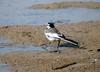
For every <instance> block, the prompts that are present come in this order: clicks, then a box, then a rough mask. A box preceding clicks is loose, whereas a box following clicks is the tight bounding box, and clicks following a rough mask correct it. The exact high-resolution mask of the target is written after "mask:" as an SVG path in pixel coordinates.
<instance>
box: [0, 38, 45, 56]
mask: <svg viewBox="0 0 100 72" xmlns="http://www.w3.org/2000/svg"><path fill="white" fill-rule="evenodd" d="M19 51H21V52H22V51H32V52H39V51H44V49H42V48H41V47H36V46H33V45H20V44H13V43H12V42H11V41H10V40H9V39H7V38H4V37H0V54H5V53H10V52H19Z"/></svg>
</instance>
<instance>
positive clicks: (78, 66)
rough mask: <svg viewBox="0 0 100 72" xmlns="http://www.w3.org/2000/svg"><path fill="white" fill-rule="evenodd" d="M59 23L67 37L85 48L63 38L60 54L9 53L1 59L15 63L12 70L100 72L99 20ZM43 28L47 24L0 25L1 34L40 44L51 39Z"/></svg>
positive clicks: (1, 56) (15, 71)
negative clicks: (69, 43) (71, 44)
mask: <svg viewBox="0 0 100 72" xmlns="http://www.w3.org/2000/svg"><path fill="white" fill-rule="evenodd" d="M56 27H57V29H60V32H62V33H64V34H65V36H66V37H68V38H71V39H73V40H76V41H78V42H80V43H81V46H82V48H77V47H74V46H69V45H68V44H66V43H65V42H62V43H61V46H62V47H61V48H63V50H62V52H61V53H60V54H58V53H49V52H46V51H43V52H38V53H34V52H15V53H7V54H3V55H0V62H1V63H5V64H10V65H12V69H11V70H12V72H66V71H67V72H99V71H100V50H99V49H100V38H99V37H100V32H99V31H100V21H94V22H93V21H89V22H80V23H76V24H57V25H56ZM44 28H45V25H40V26H36V25H33V26H29V25H27V26H26V25H24V26H0V36H4V37H8V38H10V39H11V40H12V41H13V42H14V43H17V44H33V45H37V46H40V45H43V44H46V43H48V40H47V39H46V38H45V36H44V32H43V30H44ZM52 45H53V43H52ZM54 45H55V46H56V44H54Z"/></svg>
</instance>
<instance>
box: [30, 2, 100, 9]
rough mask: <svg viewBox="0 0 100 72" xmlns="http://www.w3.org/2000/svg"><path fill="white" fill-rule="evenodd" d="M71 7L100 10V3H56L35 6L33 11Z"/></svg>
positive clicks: (32, 7)
mask: <svg viewBox="0 0 100 72" xmlns="http://www.w3.org/2000/svg"><path fill="white" fill-rule="evenodd" d="M69 7H73V8H74V7H79V8H94V9H97V8H100V3H98V2H59V3H57V2H55V3H48V4H33V5H32V6H31V7H29V8H31V9H60V8H69Z"/></svg>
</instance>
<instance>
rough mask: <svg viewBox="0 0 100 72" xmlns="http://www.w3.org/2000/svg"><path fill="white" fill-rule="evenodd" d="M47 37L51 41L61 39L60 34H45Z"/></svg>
mask: <svg viewBox="0 0 100 72" xmlns="http://www.w3.org/2000/svg"><path fill="white" fill-rule="evenodd" d="M45 35H46V37H47V38H48V39H49V40H50V41H53V40H59V39H60V37H59V34H57V33H45Z"/></svg>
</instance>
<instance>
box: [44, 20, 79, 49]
mask: <svg viewBox="0 0 100 72" xmlns="http://www.w3.org/2000/svg"><path fill="white" fill-rule="evenodd" d="M44 33H45V36H46V38H47V39H48V40H49V41H50V42H52V41H57V42H58V44H57V51H59V45H60V41H61V40H63V41H67V42H70V43H72V44H74V45H78V42H76V41H74V40H72V39H68V38H66V37H65V36H64V34H62V33H60V32H59V31H58V30H57V29H56V27H55V26H54V23H52V22H48V25H47V27H46V29H45V30H44Z"/></svg>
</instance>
